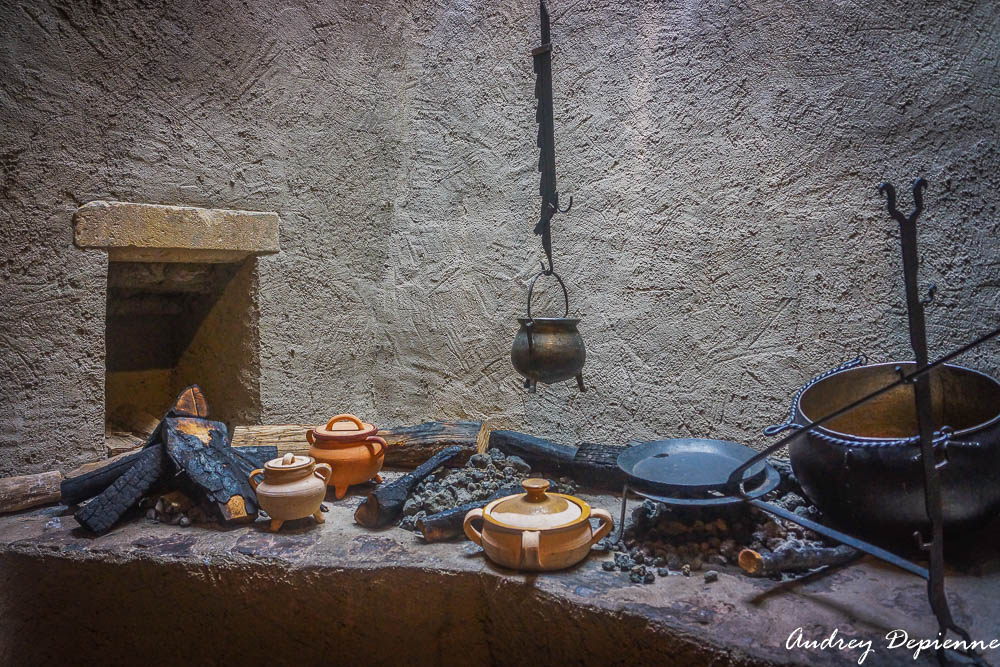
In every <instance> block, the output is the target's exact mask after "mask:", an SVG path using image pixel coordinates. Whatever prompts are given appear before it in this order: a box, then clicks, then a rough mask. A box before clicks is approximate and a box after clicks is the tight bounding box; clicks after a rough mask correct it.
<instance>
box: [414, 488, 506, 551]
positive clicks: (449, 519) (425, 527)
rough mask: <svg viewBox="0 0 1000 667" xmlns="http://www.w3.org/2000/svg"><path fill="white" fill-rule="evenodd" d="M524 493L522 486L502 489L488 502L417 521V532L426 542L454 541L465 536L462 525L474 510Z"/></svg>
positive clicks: (463, 506)
mask: <svg viewBox="0 0 1000 667" xmlns="http://www.w3.org/2000/svg"><path fill="white" fill-rule="evenodd" d="M523 492H524V489H523V488H521V487H520V486H508V487H507V488H504V489H500V490H499V491H497V492H496V493H494V494H493V495H491V496H490V497H489V498H487V499H486V500H478V501H476V502H472V503H465V504H464V505H459V506H458V507H453V508H451V509H450V510H445V511H443V512H438V513H437V514H431V515H430V516H427V517H424V518H423V519H420V520H419V521H417V530H419V531H420V533H421V535H423V537H424V541H425V542H444V541H445V540H450V539H454V538H456V537H459V536H460V535H464V534H465V533H464V530H463V528H462V524H464V523H465V515H466V514H468V513H469V512H471V511H472V510H474V509H481V508H483V507H485V506H486V505H488V504H490V503H491V502H493V501H494V500H499V499H500V498H504V497H506V496H513V495H514V494H517V493H523Z"/></svg>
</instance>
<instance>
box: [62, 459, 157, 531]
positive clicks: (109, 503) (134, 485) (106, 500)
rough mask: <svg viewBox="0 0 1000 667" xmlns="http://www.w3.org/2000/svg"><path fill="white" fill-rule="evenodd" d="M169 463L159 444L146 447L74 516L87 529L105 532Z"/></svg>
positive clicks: (134, 503)
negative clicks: (131, 463) (133, 461)
mask: <svg viewBox="0 0 1000 667" xmlns="http://www.w3.org/2000/svg"><path fill="white" fill-rule="evenodd" d="M169 465H170V464H169V462H168V461H167V459H166V457H165V456H164V452H163V446H162V445H153V446H152V447H149V448H148V449H146V450H144V451H143V455H142V456H141V457H139V458H138V459H137V460H136V461H135V463H133V465H132V466H130V467H129V468H128V469H127V470H126V471H125V472H124V473H123V474H121V475H120V476H119V477H118V478H117V479H115V480H114V482H112V483H111V485H110V486H109V487H107V488H106V489H104V491H102V492H101V493H100V495H98V496H97V497H96V498H94V499H93V500H91V501H90V502H89V503H87V504H86V505H84V506H83V507H81V508H80V509H79V510H77V512H76V514H74V515H73V516H74V518H76V520H77V522H78V523H79V524H80V525H81V526H84V527H85V528H87V529H89V530H90V531H91V532H94V533H97V534H101V533H104V532H107V531H108V530H109V529H110V528H111V527H112V526H114V525H115V524H116V523H118V520H119V519H121V518H122V517H123V516H124V515H125V513H126V512H128V511H129V510H130V509H132V508H133V507H135V506H136V505H137V504H138V502H139V500H140V499H141V498H142V497H143V496H145V495H146V494H148V493H149V492H150V490H152V488H153V487H154V486H155V485H156V483H157V481H158V480H159V479H160V477H161V476H162V475H163V474H164V473H165V472H167V470H168V467H169Z"/></svg>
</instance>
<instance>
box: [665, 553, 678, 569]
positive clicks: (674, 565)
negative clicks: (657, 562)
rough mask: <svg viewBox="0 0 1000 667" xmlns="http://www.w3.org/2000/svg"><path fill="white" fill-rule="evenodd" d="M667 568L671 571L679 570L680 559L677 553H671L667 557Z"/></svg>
mask: <svg viewBox="0 0 1000 667" xmlns="http://www.w3.org/2000/svg"><path fill="white" fill-rule="evenodd" d="M667 567H669V568H670V569H671V570H679V569H681V557H680V556H679V555H678V554H677V553H672V554H670V555H669V556H667Z"/></svg>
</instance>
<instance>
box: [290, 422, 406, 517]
mask: <svg viewBox="0 0 1000 667" xmlns="http://www.w3.org/2000/svg"><path fill="white" fill-rule="evenodd" d="M377 432H378V429H377V428H376V427H374V426H372V425H371V424H365V423H364V422H362V421H361V420H360V419H358V418H357V417H355V416H354V415H349V414H342V415H337V416H336V417H334V418H332V419H331V420H330V421H328V422H327V423H326V427H325V428H324V427H317V428H311V429H309V430H308V431H306V440H308V441H309V445H310V448H309V455H310V456H312V457H313V458H315V459H316V460H317V461H321V462H323V463H328V464H329V465H330V467H331V468H332V469H333V474H332V475H330V479H329V481H328V482H327V484H329V485H330V486H332V487H333V489H334V495H335V496H336V497H337V500H340V499H341V498H343V497H344V494H346V493H347V488H348V487H350V486H354V485H355V484H364V483H365V482H368V481H370V480H374V481H375V482H376V483H381V482H382V477H381V476H380V475H379V474H378V471H379V470H381V469H382V463H383V462H384V461H385V450H386V447H387V445H386V442H385V440H383V439H382V438H380V437H378V436H377V435H375V434H376V433H377Z"/></svg>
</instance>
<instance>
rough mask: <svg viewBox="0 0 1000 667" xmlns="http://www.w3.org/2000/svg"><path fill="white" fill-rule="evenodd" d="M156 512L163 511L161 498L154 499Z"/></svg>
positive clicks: (160, 512)
mask: <svg viewBox="0 0 1000 667" xmlns="http://www.w3.org/2000/svg"><path fill="white" fill-rule="evenodd" d="M156 512H157V514H162V513H163V498H160V499H159V500H157V501H156Z"/></svg>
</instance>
